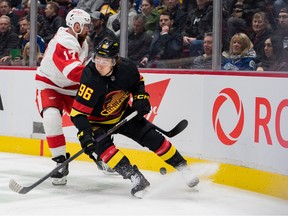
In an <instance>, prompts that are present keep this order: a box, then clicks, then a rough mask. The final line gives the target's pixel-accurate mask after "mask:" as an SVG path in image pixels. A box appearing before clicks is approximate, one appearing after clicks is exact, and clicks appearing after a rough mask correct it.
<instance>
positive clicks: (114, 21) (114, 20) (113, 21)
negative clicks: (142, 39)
mask: <svg viewBox="0 0 288 216" xmlns="http://www.w3.org/2000/svg"><path fill="white" fill-rule="evenodd" d="M119 4H120V5H121V0H120V3H119ZM133 4H134V0H129V2H128V34H130V33H131V32H132V29H133V27H132V23H133V17H134V16H135V15H136V14H137V12H136V10H135V8H134V6H133ZM120 13H121V8H120V9H119V10H118V12H117V13H116V14H114V15H111V16H109V18H108V21H107V28H109V29H110V30H112V31H113V32H114V33H115V34H116V36H117V37H120V18H121V17H120V16H121V14H120Z"/></svg>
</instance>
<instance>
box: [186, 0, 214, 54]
mask: <svg viewBox="0 0 288 216" xmlns="http://www.w3.org/2000/svg"><path fill="white" fill-rule="evenodd" d="M212 25H213V5H212V3H211V1H210V0H197V8H195V9H194V10H192V11H191V13H190V14H189V16H188V18H187V21H186V24H185V28H184V31H183V33H182V34H183V44H184V46H185V47H189V49H190V55H191V56H199V55H201V53H202V52H203V38H204V34H205V32H211V31H212Z"/></svg>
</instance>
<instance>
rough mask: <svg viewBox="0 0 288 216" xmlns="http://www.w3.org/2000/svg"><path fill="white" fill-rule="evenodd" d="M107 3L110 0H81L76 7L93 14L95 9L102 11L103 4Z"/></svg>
mask: <svg viewBox="0 0 288 216" xmlns="http://www.w3.org/2000/svg"><path fill="white" fill-rule="evenodd" d="M107 3H108V0H79V1H78V3H77V6H76V8H78V9H82V10H84V11H86V12H87V13H89V14H92V13H93V12H94V11H100V8H101V6H102V5H103V4H107Z"/></svg>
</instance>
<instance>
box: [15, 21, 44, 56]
mask: <svg viewBox="0 0 288 216" xmlns="http://www.w3.org/2000/svg"><path fill="white" fill-rule="evenodd" d="M19 26H20V35H19V42H18V48H19V49H21V50H22V51H23V49H24V47H25V45H26V43H27V42H29V41H30V22H29V21H28V18H27V17H22V18H20V21H19ZM37 44H38V46H39V48H40V52H41V53H42V54H44V51H45V49H46V45H45V42H44V40H43V38H42V37H40V36H39V35H37Z"/></svg>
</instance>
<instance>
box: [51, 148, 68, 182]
mask: <svg viewBox="0 0 288 216" xmlns="http://www.w3.org/2000/svg"><path fill="white" fill-rule="evenodd" d="M69 157H70V154H69V153H66V157H65V156H64V155H60V156H58V157H55V158H52V160H53V161H55V162H56V163H57V166H59V165H61V164H62V163H63V162H64V161H65V160H66V159H68V158H69ZM68 174H69V169H68V164H67V165H66V166H64V167H63V168H61V169H60V170H58V171H57V172H56V173H54V174H53V175H51V179H52V184H53V185H56V186H57V185H66V184H67V175H68Z"/></svg>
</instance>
